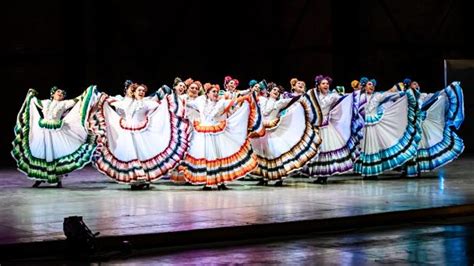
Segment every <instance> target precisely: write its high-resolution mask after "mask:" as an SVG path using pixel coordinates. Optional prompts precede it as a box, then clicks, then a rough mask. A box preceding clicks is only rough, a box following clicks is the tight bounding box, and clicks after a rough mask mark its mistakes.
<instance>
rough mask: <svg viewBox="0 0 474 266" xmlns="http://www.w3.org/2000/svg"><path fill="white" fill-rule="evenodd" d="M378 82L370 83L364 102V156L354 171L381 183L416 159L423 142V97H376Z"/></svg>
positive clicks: (389, 94)
mask: <svg viewBox="0 0 474 266" xmlns="http://www.w3.org/2000/svg"><path fill="white" fill-rule="evenodd" d="M375 85H376V81H375V80H370V81H368V82H367V84H366V87H365V92H366V93H365V94H363V95H362V96H361V97H365V98H366V100H365V101H364V100H361V102H362V103H363V104H364V105H363V107H362V108H363V110H364V115H365V124H364V136H363V139H362V142H361V145H360V148H361V154H360V156H359V158H358V160H357V161H356V163H355V166H354V171H355V172H356V173H360V174H361V175H362V176H363V177H364V179H377V176H378V175H379V174H381V173H383V172H384V171H386V170H391V169H394V168H397V167H400V166H402V165H403V164H405V163H406V162H408V161H409V160H412V159H413V158H414V157H415V156H416V152H417V148H418V143H419V141H420V139H421V135H420V130H419V125H420V123H419V122H420V118H419V114H418V113H419V106H418V98H419V93H418V92H417V91H415V90H412V89H408V90H406V91H404V92H384V93H375V92H374V90H375Z"/></svg>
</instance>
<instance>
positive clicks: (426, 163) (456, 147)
mask: <svg viewBox="0 0 474 266" xmlns="http://www.w3.org/2000/svg"><path fill="white" fill-rule="evenodd" d="M410 87H411V88H412V89H415V90H420V88H419V86H418V82H416V81H412V82H411V83H410ZM420 102H421V120H422V121H421V130H422V135H421V136H422V138H421V141H420V144H419V146H418V152H417V155H416V158H415V160H412V161H409V162H408V163H407V172H406V175H407V176H419V175H420V174H421V172H429V171H433V170H435V169H437V168H439V167H442V166H444V165H446V164H448V163H449V162H451V161H453V160H454V159H456V158H457V157H459V155H460V154H461V153H462V152H463V150H464V142H463V140H462V139H461V138H460V137H459V136H458V135H457V134H456V133H455V132H454V131H455V130H456V129H459V127H460V126H461V124H462V122H463V121H464V97H463V92H462V88H461V86H460V83H459V82H453V83H451V84H450V85H449V86H448V87H446V88H445V89H443V90H441V91H438V92H436V93H429V94H428V93H421V95H420Z"/></svg>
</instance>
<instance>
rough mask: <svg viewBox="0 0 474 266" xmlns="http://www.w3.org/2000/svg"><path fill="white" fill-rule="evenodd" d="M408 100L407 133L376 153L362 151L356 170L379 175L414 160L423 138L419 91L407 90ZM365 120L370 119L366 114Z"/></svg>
mask: <svg viewBox="0 0 474 266" xmlns="http://www.w3.org/2000/svg"><path fill="white" fill-rule="evenodd" d="M405 93H406V96H407V100H408V123H407V126H406V130H405V133H404V134H403V136H402V137H401V138H400V140H399V141H398V142H397V143H396V144H395V145H393V146H391V147H389V148H387V149H384V150H381V151H379V152H377V153H374V154H366V153H365V152H364V151H362V152H361V154H360V157H359V159H358V160H357V161H356V163H355V165H354V172H356V173H359V174H361V175H362V176H377V175H379V174H381V173H383V172H384V171H387V170H392V169H394V168H396V167H399V166H402V165H403V164H405V163H406V162H408V161H409V160H412V159H413V158H414V157H415V156H416V153H417V148H418V143H419V141H420V140H421V132H420V131H421V130H420V127H421V124H420V121H421V119H420V115H419V111H420V109H419V105H418V99H419V92H418V91H415V90H412V89H409V90H406V91H405ZM365 121H366V122H367V121H370V117H368V116H367V115H366V117H365Z"/></svg>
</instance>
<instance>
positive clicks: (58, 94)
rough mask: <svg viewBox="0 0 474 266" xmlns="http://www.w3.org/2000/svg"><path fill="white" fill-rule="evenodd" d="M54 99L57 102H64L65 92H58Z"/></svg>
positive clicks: (55, 93)
mask: <svg viewBox="0 0 474 266" xmlns="http://www.w3.org/2000/svg"><path fill="white" fill-rule="evenodd" d="M53 99H54V100H56V101H62V100H64V91H63V90H57V91H55V92H54V94H53Z"/></svg>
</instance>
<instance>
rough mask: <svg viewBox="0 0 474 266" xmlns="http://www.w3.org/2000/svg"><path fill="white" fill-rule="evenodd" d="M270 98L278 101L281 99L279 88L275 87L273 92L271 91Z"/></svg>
mask: <svg viewBox="0 0 474 266" xmlns="http://www.w3.org/2000/svg"><path fill="white" fill-rule="evenodd" d="M270 97H272V98H273V99H275V100H277V99H278V97H280V89H279V88H278V87H274V88H273V89H272V90H271V91H270Z"/></svg>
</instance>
